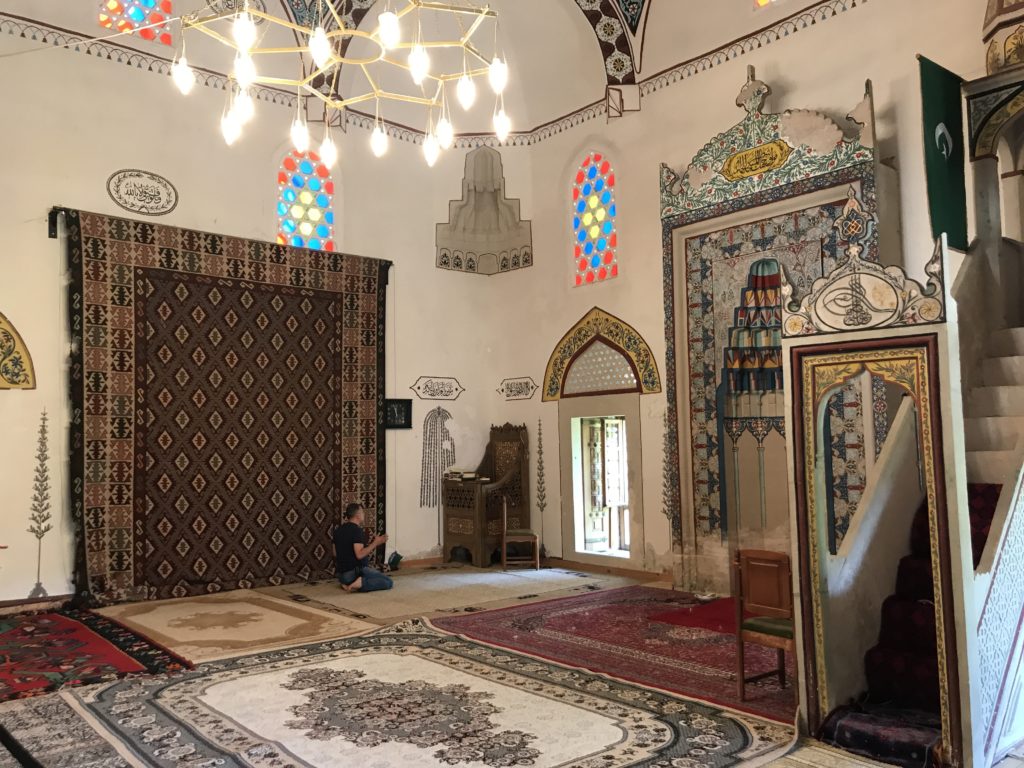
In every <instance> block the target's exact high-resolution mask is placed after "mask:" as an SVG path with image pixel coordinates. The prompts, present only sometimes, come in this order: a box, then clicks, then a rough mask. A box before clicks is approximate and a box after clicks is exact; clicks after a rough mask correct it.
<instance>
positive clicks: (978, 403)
mask: <svg viewBox="0 0 1024 768" xmlns="http://www.w3.org/2000/svg"><path fill="white" fill-rule="evenodd" d="M964 410H965V413H966V415H967V416H969V417H974V416H1024V385H1020V384H1016V385H1013V386H998V387H975V388H974V389H972V390H971V391H970V392H968V394H967V403H966V408H965V409H964Z"/></svg>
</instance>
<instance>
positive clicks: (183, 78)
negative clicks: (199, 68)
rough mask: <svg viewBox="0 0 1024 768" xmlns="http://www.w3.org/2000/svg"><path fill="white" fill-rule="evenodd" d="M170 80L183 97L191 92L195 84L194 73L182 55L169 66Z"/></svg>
mask: <svg viewBox="0 0 1024 768" xmlns="http://www.w3.org/2000/svg"><path fill="white" fill-rule="evenodd" d="M171 79H172V80H174V84H175V85H176V86H178V90H179V91H181V93H182V95H183V96H188V95H189V94H190V93H191V92H192V87H193V86H194V85H195V84H196V73H195V72H193V71H192V67H190V66H189V65H188V59H187V58H185V54H184V53H183V54H181V56H180V57H179V58H178V60H177V61H175V62H174V63H173V64H172V65H171Z"/></svg>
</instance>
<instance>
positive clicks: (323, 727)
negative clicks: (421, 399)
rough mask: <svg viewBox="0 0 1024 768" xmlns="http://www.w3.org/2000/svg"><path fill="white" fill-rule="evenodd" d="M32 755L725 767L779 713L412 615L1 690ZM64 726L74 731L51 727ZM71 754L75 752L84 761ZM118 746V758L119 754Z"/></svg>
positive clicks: (773, 734)
mask: <svg viewBox="0 0 1024 768" xmlns="http://www.w3.org/2000/svg"><path fill="white" fill-rule="evenodd" d="M0 723H3V724H4V726H5V727H6V728H7V729H8V731H9V736H11V737H13V740H14V742H16V744H17V746H18V747H19V748H20V749H21V750H23V751H24V752H25V753H28V754H31V755H32V756H33V757H34V758H35V759H36V760H38V761H39V762H40V763H42V764H44V765H58V764H70V763H67V762H66V761H67V759H68V758H69V757H70V756H71V755H72V754H73V752H71V750H77V756H78V761H77V762H75V763H74V765H76V766H89V767H91V768H99V766H104V767H106V766H117V765H123V764H128V765H131V764H140V765H154V766H155V765H166V764H169V762H168V761H172V760H173V761H175V762H176V763H177V764H182V763H186V764H188V765H197V766H198V765H218V766H250V767H251V768H271V766H273V767H274V768H278V767H280V766H283V765H289V766H306V767H309V768H313V767H316V768H333V767H334V766H338V767H339V768H341V767H342V766H344V767H346V768H347V767H348V766H354V765H365V766H374V768H398V767H399V766H411V765H415V766H431V765H434V766H465V767H466V768H481V767H482V766H489V767H490V766H493V767H495V768H497V767H499V766H536V767H537V768H543V767H547V768H554V767H555V766H574V767H578V768H596V767H597V766H601V767H602V768H613V767H615V766H648V767H649V768H726V767H727V766H733V765H738V764H740V763H742V762H744V761H746V760H749V759H752V758H759V757H760V758H763V757H765V756H766V755H768V754H769V753H771V752H773V751H774V750H777V749H778V748H780V747H783V746H785V745H786V744H787V743H788V742H789V741H790V739H791V735H792V732H791V731H790V730H789V729H788V728H784V727H781V726H779V725H777V724H775V723H771V722H768V721H765V720H761V719H758V718H756V717H752V716H749V715H742V714H738V713H734V712H728V711H725V710H722V709H720V708H716V707H712V706H708V705H706V704H700V703H697V702H695V701H691V700H688V699H685V698H681V697H677V696H672V695H669V694H666V693H662V692H659V691H655V690H653V689H649V688H645V687H643V686H641V685H636V684H633V683H626V682H622V681H618V680H615V679H612V678H609V677H605V676H602V675H599V674H595V673H592V672H588V671H584V670H580V669H574V668H570V667H566V666H563V665H559V664H554V663H551V662H548V661H544V660H541V659H537V658H533V657H530V656H525V655H523V654H519V653H514V652H510V651H505V650H501V649H498V648H493V647H490V646H486V645H482V644H480V643H476V642H472V641H470V640H466V639H463V638H459V637H455V636H453V635H448V634H444V633H442V632H440V631H438V630H436V629H434V628H433V627H431V626H429V625H428V624H426V623H424V622H422V621H418V620H414V621H407V622H404V623H402V624H398V625H395V626H394V627H390V628H386V629H382V630H380V631H378V632H375V633H373V634H370V635H363V636H360V637H349V638H345V639H341V640H334V641H328V642H319V643H315V644H312V645H305V646H300V647H294V648H290V649H280V650H272V651H267V652H264V653H260V654H256V655H252V656H243V657H240V658H235V659H231V660H225V661H215V662H210V663H207V664H203V665H200V666H199V667H197V668H196V669H194V670H191V671H188V672H184V673H182V674H178V675H174V676H157V677H153V678H147V679H132V680H124V681H120V682H117V683H111V684H104V685H97V686H91V687H87V688H79V689H73V690H68V691H63V692H61V693H59V694H51V695H49V696H45V697H40V698H36V699H32V700H26V701H15V702H8V703H7V704H3V705H0ZM54 733H57V734H74V735H75V738H74V742H75V743H74V744H72V743H70V742H69V740H68V739H65V738H57V739H55V738H54V737H53V734H54ZM83 761H84V762H83ZM124 761H127V762H124Z"/></svg>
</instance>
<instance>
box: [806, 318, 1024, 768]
mask: <svg viewBox="0 0 1024 768" xmlns="http://www.w3.org/2000/svg"><path fill="white" fill-rule="evenodd" d="M982 376H983V384H982V386H979V387H975V388H973V389H971V390H970V392H969V393H968V395H967V397H966V399H965V408H964V410H965V418H964V428H965V437H966V444H967V445H966V448H967V478H968V481H969V482H968V486H967V488H968V501H969V505H968V513H969V520H970V531H971V550H972V554H973V561H974V567H975V568H977V567H978V563H979V562H980V561H981V557H982V554H983V552H984V550H985V545H986V543H987V542H988V537H989V533H990V532H991V527H992V519H993V516H994V514H995V510H996V505H997V504H998V502H999V493H1000V490H1001V486H1002V484H1003V483H1005V482H1006V480H1007V478H1008V477H1010V476H1011V475H1012V474H1013V473H1014V472H1015V471H1016V470H1017V467H1015V466H1014V461H1015V452H1014V448H1015V446H1016V444H1017V440H1018V439H1019V436H1020V435H1021V434H1024V328H1010V329H1007V330H1003V331H999V332H997V333H996V334H994V335H993V337H992V345H991V354H990V356H989V357H988V358H986V359H985V360H984V362H983V363H982ZM932 584H933V582H932V565H931V555H930V544H929V529H928V510H927V506H926V505H922V507H921V509H919V510H918V512H917V514H916V516H915V517H914V522H913V525H912V528H911V534H910V554H909V555H907V556H906V557H904V558H903V559H902V560H900V564H899V571H898V575H897V577H896V592H895V593H894V594H892V595H890V596H889V597H888V598H886V600H885V602H884V603H883V605H882V621H881V628H880V631H879V637H878V644H877V645H876V646H875V647H873V648H872V649H871V650H869V651H868V652H867V653H866V654H865V657H864V671H865V677H866V679H867V684H868V691H867V693H865V694H864V695H863V696H862V697H861V700H860V702H859V703H857V704H852V705H848V706H843V707H839V708H838V709H836V710H835V711H834V712H832V713H831V714H830V715H829V716H828V718H826V720H825V724H824V725H823V726H822V728H821V733H820V737H821V739H822V741H825V742H826V743H829V744H833V745H834V746H837V747H840V748H842V749H845V750H847V751H850V752H853V753H855V754H859V755H863V756H865V757H870V758H873V759H875V760H880V761H882V762H885V763H889V764H891V765H898V766H905V768H927V767H928V766H936V765H939V763H938V755H937V754H936V751H935V747H936V746H937V745H938V744H939V742H940V740H941V726H940V720H939V680H938V659H937V653H936V644H935V606H934V602H933V601H934V595H933V586H932Z"/></svg>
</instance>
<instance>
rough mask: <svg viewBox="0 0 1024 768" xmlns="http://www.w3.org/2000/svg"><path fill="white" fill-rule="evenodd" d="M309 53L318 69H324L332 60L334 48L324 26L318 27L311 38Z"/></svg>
mask: <svg viewBox="0 0 1024 768" xmlns="http://www.w3.org/2000/svg"><path fill="white" fill-rule="evenodd" d="M309 53H310V55H311V56H312V57H313V62H314V63H315V64H316V68H317V69H323V68H324V67H326V66H327V65H328V64H330V62H331V56H332V54H333V53H334V49H333V48H332V46H331V41H330V40H329V39H328V38H327V32H326V31H325V30H324V28H323V27H317V28H316V29H315V30H314V31H313V34H312V35H311V36H310V38H309Z"/></svg>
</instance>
